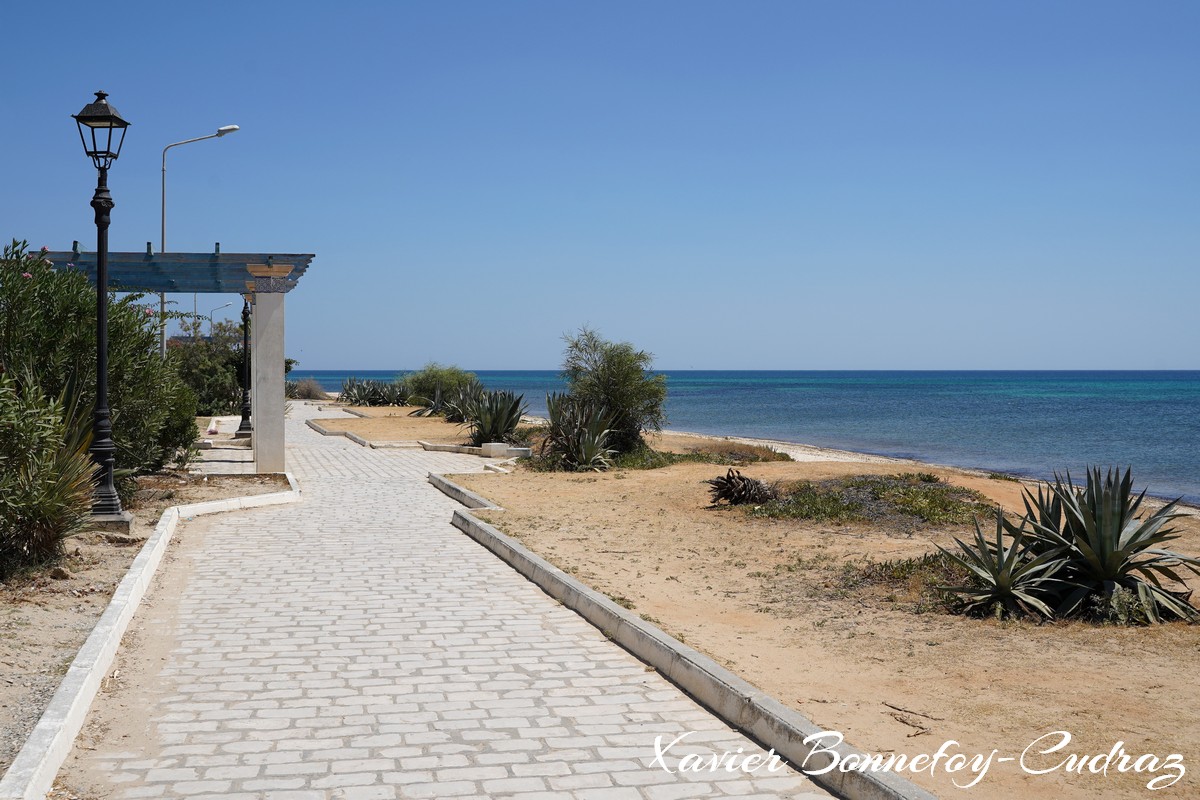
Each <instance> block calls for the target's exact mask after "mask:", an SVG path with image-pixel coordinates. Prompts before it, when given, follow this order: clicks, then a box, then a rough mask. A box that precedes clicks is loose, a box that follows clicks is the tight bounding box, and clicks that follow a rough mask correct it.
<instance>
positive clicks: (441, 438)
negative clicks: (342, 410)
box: [316, 406, 468, 444]
mask: <svg viewBox="0 0 1200 800" xmlns="http://www.w3.org/2000/svg"><path fill="white" fill-rule="evenodd" d="M352 410H353V411H354V412H356V413H359V414H364V415H366V416H364V417H356V418H353V419H345V418H337V419H318V420H316V422H319V423H320V425H321V427H322V428H325V429H326V430H330V431H349V432H350V433H356V434H358V435H359V436H361V437H363V438H364V439H367V440H369V441H375V442H411V443H413V444H415V443H416V442H418V441H422V442H430V443H433V444H466V443H467V438H468V427H467V426H466V425H458V424H456V423H452V422H446V420H444V419H442V418H441V417H411V416H409V414H410V413H411V412H412V411H414V410H415V409H414V408H412V407H410V406H401V407H398V408H397V407H376V408H354V409H352Z"/></svg>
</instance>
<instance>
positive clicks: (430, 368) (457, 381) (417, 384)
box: [401, 361, 479, 405]
mask: <svg viewBox="0 0 1200 800" xmlns="http://www.w3.org/2000/svg"><path fill="white" fill-rule="evenodd" d="M401 379H402V380H403V381H404V384H405V385H406V386H407V387H408V391H409V392H410V393H411V395H412V397H413V398H414V401H413V402H414V403H416V404H417V405H428V403H427V402H424V401H432V400H433V399H434V397H435V396H436V395H438V394H441V396H442V397H445V398H450V397H456V396H457V395H458V393H459V391H460V390H467V389H469V388H470V387H471V386H472V385H473V384H478V383H479V379H478V378H476V377H475V373H473V372H467V371H466V370H462V369H459V368H458V367H454V366H450V367H444V366H442V365H441V364H439V363H437V362H436V361H431V362H429V363H428V364H426V365H425V366H424V367H422V368H421V369H419V370H417V371H416V372H410V373H408V374H407V375H403V376H401Z"/></svg>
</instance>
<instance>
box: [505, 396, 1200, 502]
mask: <svg viewBox="0 0 1200 800" xmlns="http://www.w3.org/2000/svg"><path fill="white" fill-rule="evenodd" d="M525 419H530V420H533V419H536V420H539V421H544V420H543V419H542V418H541V417H526V418H525ZM659 434H660V435H662V436H665V437H675V436H679V437H692V438H695V439H708V440H711V441H718V442H738V443H740V444H751V445H759V446H763V447H769V448H771V449H772V450H778V451H779V452H781V453H787V454H788V455H789V456H791V457H792V460H793V461H836V462H858V463H862V464H908V465H913V466H926V467H937V468H940V469H952V470H957V471H959V472H963V473H966V474H968V475H975V476H978V477H985V478H986V477H989V476H991V475H1005V476H1007V477H1010V478H1012V479H1013V480H1015V481H1017V482H1019V483H1021V484H1027V483H1039V484H1041V483H1046V482H1047V480H1046V479H1045V478H1039V477H1038V476H1036V475H1028V474H1024V473H1019V472H1009V471H1006V470H990V469H987V468H985V467H965V466H961V465H959V464H942V463H939V462H936V461H924V460H922V459H919V458H904V457H898V456H887V455H882V454H878V453H865V452H862V451H858V450H840V449H837V448H833V447H820V446H817V445H812V444H802V443H800V442H788V441H784V440H782V439H761V438H758V437H754V436H722V435H718V434H712V433H695V432H693V431H675V430H665V429H664V430H662V431H660V432H659ZM1135 488H1136V487H1135ZM1146 498H1147V499H1149V500H1153V501H1155V502H1158V503H1162V504H1164V505H1165V504H1167V503H1170V502H1171V501H1172V500H1175V499H1176V498H1174V497H1165V496H1163V495H1158V494H1154V493H1152V492H1149V491H1147V492H1146ZM1178 508H1179V510H1180V511H1181V512H1183V513H1185V514H1188V515H1189V516H1194V517H1200V502H1191V501H1188V500H1183V499H1180V500H1179V505H1178Z"/></svg>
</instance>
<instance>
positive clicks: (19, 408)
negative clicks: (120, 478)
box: [0, 373, 95, 578]
mask: <svg viewBox="0 0 1200 800" xmlns="http://www.w3.org/2000/svg"><path fill="white" fill-rule="evenodd" d="M31 378H32V375H31V374H29V373H27V374H26V377H25V380H23V381H22V382H20V383H18V381H16V380H14V379H13V377H12V375H11V373H0V578H4V577H6V576H7V575H9V574H10V573H12V572H13V571H14V570H17V569H22V568H24V567H29V566H36V565H39V564H45V563H48V562H52V561H54V560H56V559H57V558H59V557H60V556H61V555H62V552H63V542H64V540H65V539H66V538H67V537H69V536H70V535H71V534H73V533H74V532H75V531H77V530H78V529H79V528H80V527H81V526H82V525H83V523H84V521H85V520H86V519H87V517H88V513H89V511H90V509H91V498H92V488H93V486H94V480H93V476H94V474H95V467H94V465H93V463H92V460H91V457H90V456H89V454H88V446H89V445H90V444H91V432H90V422H91V420H90V415H89V414H87V413H86V409H85V408H81V407H80V405H81V404H80V399H81V398H80V397H79V394H78V391H77V390H75V388H74V386H73V385H72V386H69V387H68V388H67V389H66V390H65V391H64V393H63V395H62V397H61V398H60V399H58V400H51V399H49V398H48V397H47V396H46V395H45V394H44V393H43V392H42V390H41V389H40V388H39V387H38V385H37V384H36V383H35V382H34V381H33V380H32V379H31Z"/></svg>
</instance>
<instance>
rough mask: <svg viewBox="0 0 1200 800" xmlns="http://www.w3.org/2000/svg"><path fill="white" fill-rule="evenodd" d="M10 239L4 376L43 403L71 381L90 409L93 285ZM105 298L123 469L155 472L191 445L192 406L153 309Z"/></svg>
mask: <svg viewBox="0 0 1200 800" xmlns="http://www.w3.org/2000/svg"><path fill="white" fill-rule="evenodd" d="M62 267H65V265H58V266H56V265H54V264H51V263H50V261H49V260H48V259H46V257H45V255H44V252H39V253H31V252H29V251H28V248H27V246H26V244H25V243H24V242H17V241H14V242H13V243H12V244H11V245H8V246H6V247H5V248H4V251H3V253H2V254H0V368H3V369H4V370H6V371H8V372H11V373H13V374H24V373H25V372H28V373H30V374H31V375H32V376H33V380H34V381H36V383H37V385H38V387H39V389H40V390H41V391H42V392H43V393H44V394H45V395H46V396H47V397H60V396H62V394H63V391H64V389H65V388H66V386H67V385H68V384H69V383H70V382H72V381H74V383H75V385H76V386H77V387H78V391H79V395H80V401H79V402H80V405H81V407H83V408H88V409H90V408H91V407H92V406H93V405H94V403H95V386H96V290H95V288H94V287H93V286H92V285H91V284H90V283H88V280H87V277H86V276H85V275H84V274H83V273H82V272H78V271H76V270H73V269H66V268H62ZM144 301H145V298H144V296H143V295H140V294H129V295H124V296H121V297H117V295H116V294H115V293H112V294H110V295H109V298H108V401H109V408H110V410H111V413H112V426H113V441H114V443H115V444H116V446H117V455H116V460H117V467H118V468H123V469H130V470H134V471H137V472H147V471H154V470H157V469H159V468H161V467H162V466H163V464H164V463H166V462H168V461H170V460H172V459H174V458H175V457H176V456H177V454H179V453H180V452H181V451H186V448H188V447H190V446H191V444H192V443H193V441H194V440H195V436H196V431H195V424H194V419H195V417H196V398H195V395H194V394H193V393H191V392H190V391H188V390H187V388H186V387H185V386H184V385H183V382H182V381H181V379H180V377H179V374H178V372H177V369H176V364H175V362H174V360H173V359H168V360H167V361H163V360H162V358H161V356H160V354H159V339H158V333H159V325H160V318H159V315H158V310H157V307H155V306H151V305H148V304H145V302H144Z"/></svg>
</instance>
